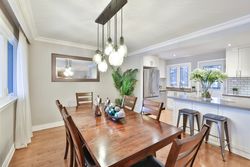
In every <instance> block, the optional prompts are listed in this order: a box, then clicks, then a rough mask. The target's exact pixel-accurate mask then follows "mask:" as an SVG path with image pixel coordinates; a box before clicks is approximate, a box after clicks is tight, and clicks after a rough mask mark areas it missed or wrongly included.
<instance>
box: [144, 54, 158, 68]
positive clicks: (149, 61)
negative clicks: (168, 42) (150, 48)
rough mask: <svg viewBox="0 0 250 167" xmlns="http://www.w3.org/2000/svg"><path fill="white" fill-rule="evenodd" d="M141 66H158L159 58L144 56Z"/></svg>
mask: <svg viewBox="0 0 250 167" xmlns="http://www.w3.org/2000/svg"><path fill="white" fill-rule="evenodd" d="M143 66H146V67H158V66H159V58H158V57H157V56H144V57H143Z"/></svg>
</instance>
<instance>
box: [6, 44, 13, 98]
mask: <svg viewBox="0 0 250 167" xmlns="http://www.w3.org/2000/svg"><path fill="white" fill-rule="evenodd" d="M7 51H8V94H11V93H13V92H14V82H13V81H14V50H13V45H12V44H11V43H10V42H8V49H7Z"/></svg>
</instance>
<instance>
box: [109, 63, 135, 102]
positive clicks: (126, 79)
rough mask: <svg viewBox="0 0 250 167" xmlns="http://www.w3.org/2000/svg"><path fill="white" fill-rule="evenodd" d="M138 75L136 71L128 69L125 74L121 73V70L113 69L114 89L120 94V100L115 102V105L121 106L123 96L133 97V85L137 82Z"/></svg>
mask: <svg viewBox="0 0 250 167" xmlns="http://www.w3.org/2000/svg"><path fill="white" fill-rule="evenodd" d="M137 73H138V69H128V70H126V71H125V72H122V70H121V68H119V67H118V68H116V69H113V72H112V78H113V81H114V85H115V88H116V89H117V90H118V91H119V93H120V96H121V97H120V98H118V99H116V100H115V103H116V104H117V105H121V103H122V97H123V96H124V95H127V96H131V95H133V91H134V89H135V85H136V82H137V79H136V75H137Z"/></svg>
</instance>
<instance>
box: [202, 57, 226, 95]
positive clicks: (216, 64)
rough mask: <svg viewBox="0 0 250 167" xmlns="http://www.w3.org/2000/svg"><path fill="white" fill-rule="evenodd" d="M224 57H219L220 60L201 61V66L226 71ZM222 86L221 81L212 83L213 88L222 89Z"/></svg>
mask: <svg viewBox="0 0 250 167" xmlns="http://www.w3.org/2000/svg"><path fill="white" fill-rule="evenodd" d="M224 64H225V60H224V59H218V60H209V61H202V62H199V63H198V65H199V68H201V69H206V70H220V71H224ZM221 88H222V84H221V83H219V82H215V83H213V84H212V85H211V89H215V90H220V89H221Z"/></svg>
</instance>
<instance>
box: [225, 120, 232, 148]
mask: <svg viewBox="0 0 250 167" xmlns="http://www.w3.org/2000/svg"><path fill="white" fill-rule="evenodd" d="M224 125H225V134H226V140H227V147H228V150H229V152H231V146H230V142H229V134H228V124H227V121H226V122H225V124H224Z"/></svg>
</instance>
